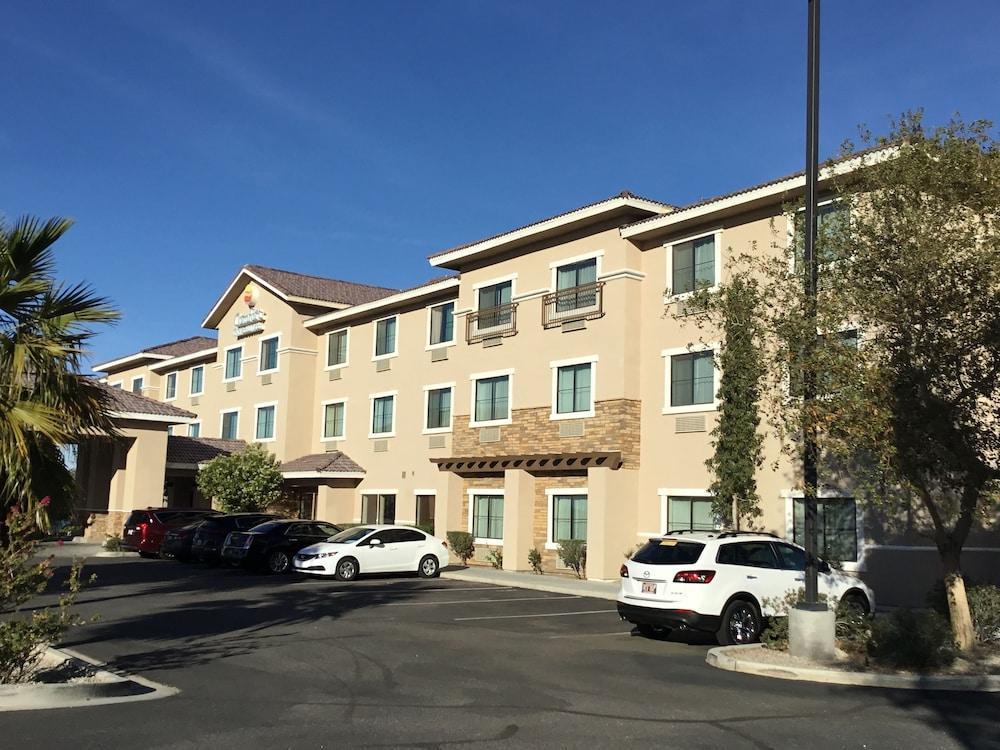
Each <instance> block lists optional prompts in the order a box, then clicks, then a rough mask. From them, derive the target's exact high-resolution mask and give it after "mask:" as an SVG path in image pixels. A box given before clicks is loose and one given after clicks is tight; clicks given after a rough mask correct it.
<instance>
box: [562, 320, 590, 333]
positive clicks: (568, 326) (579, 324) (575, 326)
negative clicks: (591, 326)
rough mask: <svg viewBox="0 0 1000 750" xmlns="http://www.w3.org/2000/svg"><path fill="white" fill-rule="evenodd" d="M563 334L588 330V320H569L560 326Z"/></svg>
mask: <svg viewBox="0 0 1000 750" xmlns="http://www.w3.org/2000/svg"><path fill="white" fill-rule="evenodd" d="M560 327H561V328H562V332H563V333H569V332H571V331H585V330H586V329H587V321H586V320H567V321H566V322H565V323H563V324H562V326H560Z"/></svg>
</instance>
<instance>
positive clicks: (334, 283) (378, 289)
mask: <svg viewBox="0 0 1000 750" xmlns="http://www.w3.org/2000/svg"><path fill="white" fill-rule="evenodd" d="M243 268H245V269H246V270H247V271H250V272H251V273H254V274H256V275H257V276H259V277H260V278H261V279H263V280H264V281H266V282H267V283H268V284H270V285H271V286H273V287H274V288H275V289H277V290H278V291H280V292H282V293H283V294H287V295H289V296H291V297H304V298H306V299H314V300H319V301H321V302H334V303H337V304H342V305H360V304H363V303H365V302H374V301H375V300H377V299H382V298H383V297H388V296H389V295H390V294H396V293H397V292H398V291H399V290H398V289H390V288H388V287H383V286H372V285H370V284H358V283H355V282H353V281H341V280H340V279H329V278H326V277H324V276H310V275H308V274H304V273H295V272H294V271H282V270H281V269H279V268H268V267H267V266H257V265H249V264H248V265H245V266H243Z"/></svg>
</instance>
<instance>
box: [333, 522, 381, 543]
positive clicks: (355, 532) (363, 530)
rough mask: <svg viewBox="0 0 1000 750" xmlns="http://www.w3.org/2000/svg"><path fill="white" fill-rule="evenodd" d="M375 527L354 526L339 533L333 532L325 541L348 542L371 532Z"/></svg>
mask: <svg viewBox="0 0 1000 750" xmlns="http://www.w3.org/2000/svg"><path fill="white" fill-rule="evenodd" d="M373 531H375V529H372V528H369V527H367V526H355V527H354V528H353V529H344V530H343V531H341V532H340V533H339V534H334V535H333V536H331V537H330V538H329V539H327V540H326V541H328V542H330V543H331V544H350V543H351V542H356V541H358V540H359V539H363V538H364V537H366V536H368V535H369V534H371V533H372V532H373Z"/></svg>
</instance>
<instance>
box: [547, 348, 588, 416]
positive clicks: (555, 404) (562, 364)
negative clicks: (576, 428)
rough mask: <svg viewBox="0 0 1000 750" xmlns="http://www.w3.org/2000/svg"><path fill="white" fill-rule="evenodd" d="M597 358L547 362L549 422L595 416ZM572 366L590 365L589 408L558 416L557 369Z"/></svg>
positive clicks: (575, 358)
mask: <svg viewBox="0 0 1000 750" xmlns="http://www.w3.org/2000/svg"><path fill="white" fill-rule="evenodd" d="M598 359H599V357H598V356H597V355H596V354H592V355H590V356H589V357H574V358H573V359H557V360H554V361H552V362H549V369H550V370H551V371H552V410H551V412H550V413H549V419H550V420H551V421H558V420H561V419H585V418H587V417H593V416H594V415H595V414H596V406H597V362H598ZM573 365H590V408H589V409H587V410H586V411H572V412H567V413H565V414H559V413H558V412H557V411H556V409H557V408H558V406H559V368H560V367H571V366H573Z"/></svg>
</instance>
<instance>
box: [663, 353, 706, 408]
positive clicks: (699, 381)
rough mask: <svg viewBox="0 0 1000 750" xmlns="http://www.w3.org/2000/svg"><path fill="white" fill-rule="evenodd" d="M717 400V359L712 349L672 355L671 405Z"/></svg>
mask: <svg viewBox="0 0 1000 750" xmlns="http://www.w3.org/2000/svg"><path fill="white" fill-rule="evenodd" d="M714 401H715V360H714V358H713V352H712V351H711V350H709V351H705V352H694V353H692V354H675V355H673V356H672V357H670V406H672V407H673V406H693V405H697V404H712V403H713V402H714Z"/></svg>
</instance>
